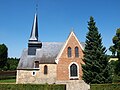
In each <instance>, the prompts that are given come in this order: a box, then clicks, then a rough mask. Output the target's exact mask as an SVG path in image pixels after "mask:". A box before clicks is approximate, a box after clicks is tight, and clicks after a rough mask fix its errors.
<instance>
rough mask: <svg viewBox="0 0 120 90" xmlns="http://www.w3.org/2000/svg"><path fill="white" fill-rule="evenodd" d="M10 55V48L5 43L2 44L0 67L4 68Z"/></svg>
mask: <svg viewBox="0 0 120 90" xmlns="http://www.w3.org/2000/svg"><path fill="white" fill-rule="evenodd" d="M7 56H8V48H7V46H6V45H5V44H0V68H1V69H2V68H3V67H4V66H5V64H6V62H7Z"/></svg>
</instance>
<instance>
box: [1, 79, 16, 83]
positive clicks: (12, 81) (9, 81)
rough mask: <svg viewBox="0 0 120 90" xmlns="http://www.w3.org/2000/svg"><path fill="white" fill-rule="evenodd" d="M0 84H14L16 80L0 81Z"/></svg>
mask: <svg viewBox="0 0 120 90" xmlns="http://www.w3.org/2000/svg"><path fill="white" fill-rule="evenodd" d="M0 83H16V79H6V80H0Z"/></svg>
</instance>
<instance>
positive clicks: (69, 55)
mask: <svg viewBox="0 0 120 90" xmlns="http://www.w3.org/2000/svg"><path fill="white" fill-rule="evenodd" d="M71 51H72V50H71V47H68V57H71V56H72V54H71Z"/></svg>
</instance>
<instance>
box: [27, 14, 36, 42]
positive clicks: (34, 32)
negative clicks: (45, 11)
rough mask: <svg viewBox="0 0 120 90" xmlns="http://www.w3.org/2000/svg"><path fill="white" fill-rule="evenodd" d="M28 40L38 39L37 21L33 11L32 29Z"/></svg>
mask: <svg viewBox="0 0 120 90" xmlns="http://www.w3.org/2000/svg"><path fill="white" fill-rule="evenodd" d="M29 41H38V21H37V14H36V13H35V17H34V22H33V26H32V31H31V35H30V39H29Z"/></svg>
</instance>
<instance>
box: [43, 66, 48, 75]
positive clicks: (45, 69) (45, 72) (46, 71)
mask: <svg viewBox="0 0 120 90" xmlns="http://www.w3.org/2000/svg"><path fill="white" fill-rule="evenodd" d="M44 74H48V67H47V65H45V66H44Z"/></svg>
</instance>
